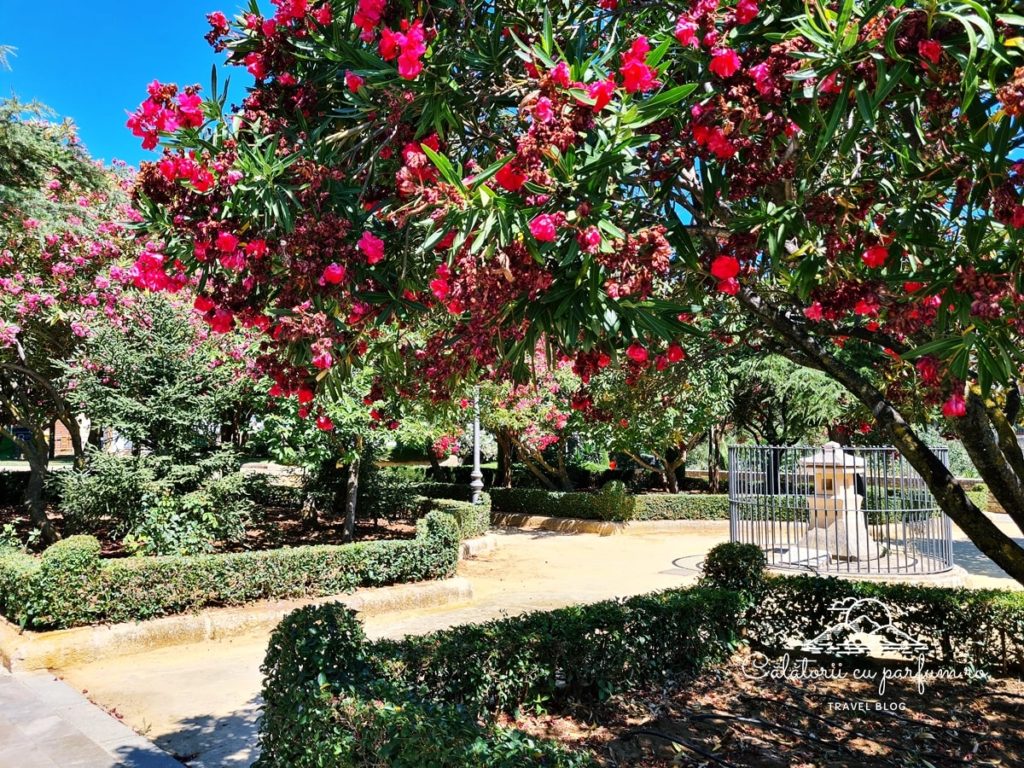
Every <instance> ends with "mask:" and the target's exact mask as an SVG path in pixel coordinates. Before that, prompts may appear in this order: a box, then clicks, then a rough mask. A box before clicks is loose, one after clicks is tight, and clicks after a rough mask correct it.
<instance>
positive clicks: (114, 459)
mask: <svg viewBox="0 0 1024 768" xmlns="http://www.w3.org/2000/svg"><path fill="white" fill-rule="evenodd" d="M156 480H157V476H156V471H155V467H154V463H153V461H152V460H150V459H149V458H138V457H123V456H114V455H113V454H109V453H104V452H102V451H93V452H91V453H90V454H89V465H88V467H86V468H85V469H74V470H69V471H67V472H61V473H59V474H56V475H55V476H54V478H53V481H54V484H55V486H56V489H57V494H58V496H59V497H60V511H61V514H62V515H63V516H64V522H65V525H66V526H67V529H68V531H71V532H78V533H87V532H92V531H96V530H98V529H99V528H101V527H103V526H104V525H109V526H110V527H111V531H112V533H113V535H114V536H117V537H121V536H124V535H125V534H127V533H128V532H129V531H130V530H131V529H132V528H133V527H134V526H135V523H136V522H137V520H138V515H139V513H140V511H141V510H142V509H143V505H144V501H143V500H144V498H145V495H146V492H147V489H150V488H152V487H153V486H154V484H155V483H156Z"/></svg>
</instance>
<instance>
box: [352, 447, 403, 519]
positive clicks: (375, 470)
mask: <svg viewBox="0 0 1024 768" xmlns="http://www.w3.org/2000/svg"><path fill="white" fill-rule="evenodd" d="M374 455H375V452H374V451H371V450H366V451H364V452H363V458H362V462H361V463H360V465H359V500H358V503H357V505H356V509H357V512H356V514H357V515H358V516H359V517H361V518H363V519H365V520H376V519H382V518H383V519H394V518H395V517H407V516H408V515H407V511H408V510H409V509H410V507H411V506H412V503H413V496H414V495H415V491H414V490H413V489H412V488H411V487H410V485H409V484H408V483H407V482H405V481H404V480H402V479H400V478H398V477H395V476H394V475H393V474H391V473H390V472H388V471H386V470H384V469H383V468H382V467H379V466H378V465H377V462H376V461H375V460H374Z"/></svg>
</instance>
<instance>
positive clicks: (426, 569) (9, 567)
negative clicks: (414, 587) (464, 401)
mask: <svg viewBox="0 0 1024 768" xmlns="http://www.w3.org/2000/svg"><path fill="white" fill-rule="evenodd" d="M452 504H458V502H452ZM463 506H469V505H463ZM467 519H470V518H469V516H468V515H467ZM459 539H460V531H459V524H458V523H456V521H455V520H454V519H453V518H452V516H451V515H449V514H445V513H443V512H439V511H433V512H430V513H428V514H427V515H426V516H425V517H424V518H422V519H421V520H419V521H418V523H417V532H416V538H415V539H411V540H403V541H375V542H366V543H355V544H344V545H340V546H303V547H288V548H283V549H275V550H268V551H262V552H239V553H232V554H223V555H197V556H191V557H138V558H124V559H110V560H107V559H101V558H100V556H99V555H100V547H99V543H98V542H97V541H96V539H95V538H93V537H92V536H72V537H70V538H67V539H64V540H63V541H59V542H57V543H56V544H54V545H53V546H51V547H49V548H48V549H47V550H46V551H45V552H43V554H42V556H41V557H34V556H31V555H27V554H25V553H23V552H19V551H12V550H6V551H0V613H2V614H3V615H4V616H5V617H7V618H8V619H10V620H11V621H14V622H16V623H18V624H21V625H22V626H26V627H29V628H32V629H55V628H64V627H73V626H80V625H85V624H94V623H103V622H120V621H135V620H142V619H150V618H154V617H157V616H165V615H168V614H174V613H183V612H187V611H193V610H197V609H200V608H205V607H208V606H222V605H240V604H242V603H248V602H252V601H254V600H264V599H269V598H289V597H312V596H323V595H333V594H340V593H343V592H349V591H352V590H354V589H356V588H358V587H377V586H384V585H388V584H395V583H398V582H411V581H421V580H425V579H437V578H443V577H446V576H450V575H451V574H452V573H454V572H455V566H456V564H457V562H458V549H459V546H458V545H459Z"/></svg>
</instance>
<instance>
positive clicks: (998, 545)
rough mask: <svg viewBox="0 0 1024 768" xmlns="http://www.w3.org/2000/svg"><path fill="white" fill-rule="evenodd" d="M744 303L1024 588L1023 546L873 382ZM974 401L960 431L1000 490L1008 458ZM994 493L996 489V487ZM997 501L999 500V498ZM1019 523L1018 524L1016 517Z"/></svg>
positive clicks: (764, 309) (779, 318) (757, 303)
mask: <svg viewBox="0 0 1024 768" xmlns="http://www.w3.org/2000/svg"><path fill="white" fill-rule="evenodd" d="M739 300H740V302H741V303H742V304H743V305H744V306H746V307H747V308H748V309H749V310H750V311H751V312H752V313H753V314H754V315H755V316H757V317H758V318H760V319H761V320H763V321H764V322H766V323H767V324H768V325H769V326H770V327H771V328H772V329H773V330H775V331H776V333H778V334H779V336H780V337H781V338H782V339H783V340H784V341H785V342H786V343H785V346H784V347H783V349H782V352H783V354H785V355H786V357H788V358H789V359H790V360H792V361H793V362H795V363H797V364H800V365H808V364H810V365H812V366H814V367H816V368H818V369H819V370H822V371H824V372H825V373H827V374H829V375H830V376H831V377H832V378H833V379H835V380H836V381H837V382H839V383H840V384H842V385H843V386H844V387H846V389H847V390H848V391H849V392H850V393H851V394H853V395H854V396H855V397H856V398H857V399H858V400H860V402H861V403H863V404H864V405H865V406H866V407H867V408H868V409H869V410H870V411H871V412H872V414H873V415H874V417H875V420H876V422H877V423H878V425H879V426H880V427H881V428H882V430H883V431H884V432H885V433H886V434H887V435H888V436H889V438H890V440H891V441H892V444H893V446H894V447H895V448H896V449H897V450H898V451H899V452H900V453H901V454H903V456H905V457H906V459H907V461H908V462H909V463H910V465H911V466H912V467H913V468H914V469H915V470H917V472H918V474H920V475H921V477H922V479H923V480H924V482H925V485H926V486H927V487H928V490H930V491H931V492H932V495H933V496H935V499H936V501H937V502H938V504H939V506H940V507H941V508H942V509H943V511H944V512H946V514H948V515H949V516H950V517H951V518H952V519H953V522H955V523H956V524H957V525H958V526H960V528H961V529H962V530H963V531H964V533H966V534H967V536H968V537H969V538H970V540H971V541H972V542H974V544H975V545H976V546H977V547H978V549H980V550H981V551H982V552H984V553H985V554H986V555H988V557H989V558H991V559H992V561H993V562H994V563H995V564H996V565H998V566H999V567H1000V568H1002V569H1003V570H1004V571H1006V572H1007V573H1008V574H1009V575H1010V576H1011V577H1012V578H1014V579H1016V580H1017V581H1018V582H1020V583H1022V584H1024V548H1022V547H1021V546H1019V545H1018V544H1017V543H1016V542H1015V541H1014V540H1013V539H1012V538H1010V537H1009V536H1007V535H1006V534H1005V533H1003V532H1002V531H1001V530H1000V529H999V527H998V526H997V525H996V524H995V523H994V522H992V521H991V520H990V519H989V518H988V517H987V516H986V515H985V514H984V513H983V512H982V511H981V510H980V509H978V508H977V507H976V506H975V505H974V504H973V503H972V502H971V500H970V499H969V498H968V497H967V494H966V493H965V492H964V489H963V487H961V486H960V484H959V483H957V481H956V478H955V477H953V474H952V473H951V472H950V471H949V469H948V468H947V467H946V466H945V465H944V464H943V463H942V461H940V460H939V458H938V457H937V456H936V455H935V453H934V451H932V450H931V449H930V448H929V447H928V446H927V444H925V442H924V441H923V440H921V438H920V437H919V436H918V435H917V434H916V433H915V432H914V430H913V429H912V428H911V426H910V425H909V424H908V423H907V422H906V420H905V419H904V418H903V416H902V414H900V412H899V411H897V410H896V408H895V407H894V406H893V405H892V404H891V403H889V401H888V400H886V398H885V395H884V394H882V392H880V391H879V390H878V389H877V388H876V387H875V386H874V385H873V384H872V383H871V381H870V380H869V379H867V378H866V377H865V376H863V375H861V374H860V372H859V371H857V370H856V369H854V368H851V367H850V366H848V365H846V364H845V363H843V362H841V361H839V360H838V359H836V358H835V357H833V356H832V355H831V354H829V353H828V352H827V351H826V350H825V349H824V348H823V347H822V346H821V344H819V343H818V341H817V340H816V339H814V338H813V337H811V336H810V335H809V334H808V333H807V332H806V331H805V330H804V329H802V328H801V327H799V326H798V325H797V324H796V322H795V321H794V320H793V319H792V318H791V317H790V316H788V315H787V314H785V313H783V312H782V311H781V310H779V309H776V308H774V307H771V306H767V305H765V304H764V303H763V302H762V301H761V299H760V297H758V296H756V295H754V294H752V293H750V292H748V291H741V292H740V294H739ZM975 400H976V398H975V397H974V396H973V395H972V397H970V398H968V416H966V417H964V418H968V419H971V420H973V421H968V422H963V423H962V424H958V425H957V427H958V429H959V430H962V431H963V432H964V436H965V437H968V438H969V439H970V442H971V443H972V444H973V445H972V447H971V449H970V450H972V451H975V452H978V453H979V455H981V454H982V453H984V455H986V456H987V458H989V459H990V460H991V464H988V463H986V462H983V466H980V467H978V468H977V469H978V472H979V473H980V474H981V477H982V479H983V480H984V481H985V482H986V483H991V482H995V483H996V485H997V486H999V485H1000V483H1001V481H1002V480H1004V479H1005V478H1004V477H1003V472H1002V469H1003V468H1004V467H1005V466H1006V464H1007V462H1006V458H1005V456H1002V455H1001V454H998V453H993V452H991V451H986V445H985V444H986V443H987V441H988V440H992V441H994V437H993V436H992V434H991V432H989V433H988V437H987V438H985V437H984V436H983V435H982V434H980V433H979V432H977V431H976V430H977V428H978V427H977V423H976V420H977V415H976V413H975V412H974V411H975V409H976V408H978V407H979V406H978V403H977V402H974V401H975ZM983 431H984V430H983ZM979 442H980V443H981V444H980V445H979V444H978V443H979ZM990 489H992V486H991V485H990ZM1008 490H1009V488H1007V487H1001V488H1000V492H1001V493H1004V492H1008ZM993 495H996V492H995V490H993ZM996 498H997V500H998V499H999V496H996ZM1000 503H1002V502H1000ZM1018 511H1019V508H1018ZM1007 512H1009V510H1007ZM1014 520H1015V522H1016V517H1015V518H1014Z"/></svg>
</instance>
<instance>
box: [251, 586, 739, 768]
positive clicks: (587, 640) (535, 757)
mask: <svg viewBox="0 0 1024 768" xmlns="http://www.w3.org/2000/svg"><path fill="white" fill-rule="evenodd" d="M740 608H741V603H740V601H739V599H738V598H737V596H736V595H734V594H732V593H728V592H719V591H715V590H708V589H680V590H670V591H667V592H662V593H656V594H652V595H643V596H640V597H634V598H630V599H628V600H615V601H606V602H603V603H597V604H594V605H586V606H573V607H570V608H563V609H560V610H556V611H548V612H540V613H532V614H527V615H524V616H517V617H515V618H510V619H501V620H497V621H491V622H487V623H486V624H479V625H468V626H461V627H456V628H454V629H449V630H444V631H441V632H435V633H432V634H430V635H425V636H420V637H408V638H406V639H404V640H400V641H389V640H382V641H377V642H373V643H370V642H367V641H366V638H365V636H364V635H363V632H362V629H361V627H360V626H359V623H358V621H357V620H356V618H355V615H354V614H353V613H352V612H351V611H349V610H347V609H346V608H345V607H344V606H341V605H338V604H329V605H323V606H316V607H309V608H302V609H299V610H298V611H295V612H293V613H292V614H290V615H289V616H288V617H287V618H286V619H285V620H284V621H283V622H282V623H281V624H280V625H279V626H278V628H277V630H275V632H274V634H273V636H272V637H271V641H270V646H269V649H268V652H267V658H266V662H265V664H264V666H263V672H264V675H265V680H264V689H263V698H264V701H265V708H264V718H263V721H262V723H261V736H260V741H261V750H262V752H261V757H260V760H259V762H258V763H257V766H259V767H260V768H271V767H272V766H273V767H276V766H282V767H283V766H289V767H291V766H317V767H320V766H323V767H324V768H326V766H396V767H397V766H410V767H411V766H424V767H426V766H430V767H435V766H436V768H449V767H451V768H459V767H462V766H465V767H466V768H469V767H470V766H473V767H474V768H476V766H485V767H494V768H497V767H499V766H500V767H501V768H506V767H508V768H511V767H512V766H523V768H526V766H558V767H559V768H570V767H575V766H589V765H591V764H592V763H591V761H590V759H589V757H587V756H586V755H585V754H583V755H581V754H575V755H574V754H570V753H568V752H566V751H565V750H563V749H560V748H559V747H557V746H555V745H552V744H550V743H545V742H540V741H536V740H534V739H531V738H529V737H527V736H525V735H524V734H522V733H519V732H516V731H512V730H508V729H501V728H496V727H495V726H494V725H493V719H492V716H493V715H494V714H495V713H513V712H516V711H517V710H519V709H521V708H523V707H530V706H545V707H546V706H551V705H558V704H561V703H564V702H566V701H568V700H570V699H575V698H581V697H594V698H597V697H606V696H608V695H610V694H611V693H613V692H615V691H621V690H627V689H631V688H635V687H641V686H647V685H651V684H657V683H661V682H664V681H665V680H666V679H670V678H673V677H676V676H678V675H679V674H681V673H685V672H690V671H695V670H698V669H701V668H703V667H704V666H705V665H707V664H710V663H713V662H717V661H721V660H723V659H725V658H726V657H727V656H728V655H729V654H730V653H731V652H732V650H733V649H734V648H735V646H736V642H737V636H736V630H735V628H736V625H737V617H738V614H739V611H740ZM478 717H482V718H483V721H482V724H481V723H480V722H478V720H477V718H478Z"/></svg>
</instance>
